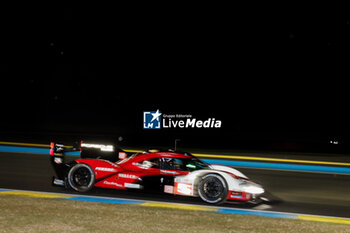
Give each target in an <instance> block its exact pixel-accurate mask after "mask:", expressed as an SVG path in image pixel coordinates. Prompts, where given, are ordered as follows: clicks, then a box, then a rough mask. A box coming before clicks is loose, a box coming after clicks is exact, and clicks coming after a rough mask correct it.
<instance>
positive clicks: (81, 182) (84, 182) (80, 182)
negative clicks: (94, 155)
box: [72, 167, 91, 187]
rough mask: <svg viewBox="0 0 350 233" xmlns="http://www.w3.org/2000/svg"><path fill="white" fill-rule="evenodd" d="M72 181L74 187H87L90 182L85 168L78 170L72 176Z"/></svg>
mask: <svg viewBox="0 0 350 233" xmlns="http://www.w3.org/2000/svg"><path fill="white" fill-rule="evenodd" d="M72 181H73V184H74V185H75V186H78V187H79V186H80V187H81V186H88V185H89V183H90V181H91V174H90V171H89V170H88V169H87V168H86V167H81V168H78V169H77V170H76V171H75V172H74V174H73V176H72Z"/></svg>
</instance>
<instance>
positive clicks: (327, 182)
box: [0, 152, 350, 217]
mask: <svg viewBox="0 0 350 233" xmlns="http://www.w3.org/2000/svg"><path fill="white" fill-rule="evenodd" d="M74 158H76V157H71V159H74ZM238 170H240V171H242V172H243V173H244V174H246V175H247V176H248V177H249V178H251V179H252V180H254V181H257V182H259V183H261V184H262V185H263V186H264V187H265V189H266V190H267V191H268V192H269V196H270V198H272V199H273V200H274V201H273V202H271V203H263V204H260V205H257V206H251V205H246V204H240V203H225V204H223V205H221V206H225V207H235V208H243V209H260V210H267V211H268V210H271V211H281V212H292V213H300V214H314V215H327V216H335V217H350V175H333V174H321V173H308V172H292V171H274V170H266V169H252V168H249V169H248V168H244V169H243V168H238ZM53 175H54V173H53V169H52V167H51V165H50V163H49V155H43V154H31V153H18V152H0V188H8V189H22V190H33V191H46V192H60V193H69V194H77V193H76V192H74V191H70V190H65V189H63V188H61V187H54V186H52V185H51V179H52V176H53ZM84 195H94V196H105V197H119V198H131V199H142V200H150V201H163V202H167V201H169V202H178V203H190V204H201V205H206V204H205V203H204V202H202V201H201V200H200V199H198V198H191V197H183V196H173V195H167V194H159V193H145V192H142V191H134V190H129V191H124V190H112V189H97V188H96V189H93V190H91V191H90V192H88V193H85V194H84Z"/></svg>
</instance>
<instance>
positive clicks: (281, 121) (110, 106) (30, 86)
mask: <svg viewBox="0 0 350 233" xmlns="http://www.w3.org/2000/svg"><path fill="white" fill-rule="evenodd" d="M144 7H146V6H131V7H124V6H123V7H117V6H115V7H108V6H106V7H103V8H92V7H91V8H82V7H80V8H74V7H58V6H55V7H40V8H39V7H38V8H35V7H31V8H25V7H23V8H22V9H18V8H6V7H4V8H3V9H2V10H1V15H2V18H1V30H2V31H1V58H2V59H1V64H0V80H1V86H0V88H1V92H0V98H1V118H0V119H1V121H0V130H1V135H2V138H3V139H4V140H5V139H13V140H16V137H17V138H20V137H23V135H26V136H25V137H26V140H27V139H28V140H29V141H30V137H31V136H33V138H34V137H36V136H35V135H41V136H43V135H82V137H84V135H106V136H108V137H115V138H117V137H119V136H122V137H123V143H124V144H125V145H130V146H137V145H164V146H172V145H173V140H174V139H176V138H180V139H181V142H180V143H181V145H183V146H187V147H214V148H222V147H224V148H230V149H269V150H271V149H273V150H292V151H298V150H299V151H300V150H303V151H331V152H348V151H349V123H348V114H347V112H348V111H347V106H348V95H347V93H348V86H349V85H348V77H349V51H350V50H349V47H350V15H349V14H348V13H344V12H340V11H333V10H331V9H328V8H324V9H323V10H318V9H313V8H311V9H309V10H305V12H301V11H296V10H293V8H289V7H287V8H278V9H277V10H271V13H270V12H267V11H265V10H262V9H261V10H259V9H258V10H256V11H252V10H251V9H250V8H249V7H245V8H240V7H232V6H230V7H229V6H216V7H215V8H214V7H212V6H206V7H205V8H200V7H197V6H195V7H188V6H187V7H174V6H172V7H168V6H154V7H153V6H147V7H148V8H147V10H146V8H144ZM296 9H297V8H296ZM338 9H341V7H340V6H339V8H338ZM157 109H159V110H160V111H161V112H162V113H166V114H171V113H174V114H176V113H183V114H191V115H193V116H194V117H196V118H198V119H202V120H206V119H208V118H209V117H211V118H212V117H214V118H216V119H220V120H221V121H222V128H221V129H162V130H144V129H143V128H142V113H143V111H155V110H157ZM28 140H27V141H28ZM330 140H337V141H338V142H339V144H338V145H333V144H330V143H329V141H330Z"/></svg>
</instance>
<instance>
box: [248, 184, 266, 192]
mask: <svg viewBox="0 0 350 233" xmlns="http://www.w3.org/2000/svg"><path fill="white" fill-rule="evenodd" d="M243 190H244V192H246V193H251V194H262V193H264V192H265V190H264V189H263V188H261V187H258V186H251V185H249V186H245V187H243Z"/></svg>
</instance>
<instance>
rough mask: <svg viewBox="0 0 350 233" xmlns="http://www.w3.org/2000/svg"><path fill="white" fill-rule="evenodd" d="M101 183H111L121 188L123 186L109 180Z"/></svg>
mask: <svg viewBox="0 0 350 233" xmlns="http://www.w3.org/2000/svg"><path fill="white" fill-rule="evenodd" d="M103 184H106V185H113V186H117V187H119V188H122V187H123V185H121V184H118V183H115V182H109V181H106V180H105V181H103Z"/></svg>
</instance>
